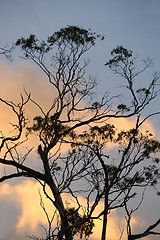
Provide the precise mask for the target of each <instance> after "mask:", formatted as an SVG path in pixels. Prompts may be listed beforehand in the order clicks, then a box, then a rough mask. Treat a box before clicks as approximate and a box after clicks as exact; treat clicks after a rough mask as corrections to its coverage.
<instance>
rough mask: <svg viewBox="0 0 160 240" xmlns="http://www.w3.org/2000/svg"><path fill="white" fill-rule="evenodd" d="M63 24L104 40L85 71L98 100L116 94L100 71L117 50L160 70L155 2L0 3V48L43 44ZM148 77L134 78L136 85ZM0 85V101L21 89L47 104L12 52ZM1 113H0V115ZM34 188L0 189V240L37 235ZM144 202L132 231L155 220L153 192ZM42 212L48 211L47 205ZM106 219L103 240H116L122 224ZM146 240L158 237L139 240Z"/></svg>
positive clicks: (159, 6)
mask: <svg viewBox="0 0 160 240" xmlns="http://www.w3.org/2000/svg"><path fill="white" fill-rule="evenodd" d="M67 25H77V26H80V27H83V28H86V29H91V30H93V31H95V32H96V33H98V34H102V35H105V40H104V41H103V42H98V43H97V45H96V47H95V48H94V49H93V50H92V51H91V54H90V55H89V57H90V60H91V61H90V66H89V68H88V70H87V71H88V72H89V73H90V74H91V75H92V76H96V77H97V79H98V81H99V82H100V85H99V88H98V89H97V91H98V93H99V94H100V95H101V94H102V92H104V91H107V90H109V91H110V93H111V94H112V91H115V92H116V91H118V86H119V85H117V82H116V77H115V76H113V75H112V74H111V73H110V72H109V70H108V69H107V68H106V67H105V66H104V64H105V62H106V61H107V60H108V59H109V57H110V56H109V53H110V52H111V50H112V49H113V48H115V47H116V46H117V45H123V46H124V47H126V48H128V49H130V50H133V52H134V53H135V55H136V56H137V57H138V59H140V60H142V59H145V58H147V57H150V58H153V62H154V67H153V68H154V70H160V0H0V46H1V47H3V46H5V45H6V44H8V46H10V45H11V44H12V43H15V42H16V40H17V39H18V38H20V37H28V36H29V35H30V34H35V35H36V36H37V37H38V38H40V39H44V40H45V39H46V38H47V36H49V35H51V34H52V33H53V32H54V31H57V30H59V29H60V28H63V27H66V26H67ZM149 76H150V75H146V76H145V78H143V79H140V81H141V84H142V85H143V82H144V83H145V81H148V80H149ZM0 84H1V88H0V97H6V98H11V99H17V96H19V93H20V92H21V91H22V90H23V87H24V85H25V87H26V89H27V90H28V91H29V92H32V93H33V95H34V97H35V98H36V99H37V101H39V102H40V103H41V104H42V105H44V106H47V104H48V102H47V98H46V96H47V95H49V94H50V88H49V86H48V85H45V83H44V76H43V75H41V73H40V71H38V70H37V69H36V68H35V67H34V66H32V65H31V64H30V63H27V62H25V61H22V59H21V58H19V52H18V51H16V52H15V55H14V61H13V62H12V63H10V62H9V61H7V60H6V59H4V58H2V57H1V58H0ZM118 84H119V83H118ZM44 89H45V90H44ZM159 102H160V98H159ZM159 102H158V101H157V102H156V103H154V104H152V106H151V108H152V109H151V108H150V109H149V108H148V110H147V111H149V110H152V111H156V110H158V111H160V106H159ZM3 111H5V110H3V109H1V116H2V114H3V113H2V112H3ZM6 113H7V112H6ZM31 114H33V112H31ZM7 117H8V115H5V114H4V116H3V117H1V118H0V126H1V127H4V128H6V126H5V124H6V119H7ZM159 123H160V117H159V116H156V117H155V118H154V119H152V121H150V122H148V123H147V125H146V126H145V127H146V128H148V129H149V130H151V131H153V132H154V133H156V135H157V137H158V138H159V137H160V134H159ZM127 124H128V125H127ZM119 125H121V126H124V125H125V126H129V125H130V123H129V122H127V121H126V122H125V121H122V122H119ZM0 169H1V172H2V170H3V169H2V168H0ZM38 188H39V186H38V184H37V183H35V182H33V181H31V180H27V179H21V180H20V181H18V182H16V181H14V182H12V181H7V182H6V183H4V184H1V185H0V189H1V190H0V212H1V214H0V240H9V239H12V240H24V239H27V235H32V234H33V235H34V234H36V233H37V232H38V231H40V230H39V229H41V228H40V227H39V226H40V225H43V224H44V222H45V221H44V215H43V212H42V210H41V209H40V207H39V193H38ZM146 198H147V201H145V202H144V209H143V211H142V212H141V213H140V215H137V216H136V218H135V219H134V223H133V225H134V226H135V229H137V230H138V229H140V228H141V227H142V228H141V229H143V227H144V228H145V226H146V225H147V223H149V224H152V223H153V222H154V221H155V219H158V218H159V217H160V206H159V201H160V200H159V199H157V198H156V199H155V193H154V192H153V191H151V192H149V193H147V197H146ZM82 201H83V199H82ZM46 204H47V203H46ZM99 207H100V206H99ZM48 209H52V206H50V204H48ZM51 211H52V210H51ZM110 219H111V220H110V225H109V230H110V231H109V238H108V240H117V236H119V234H120V228H121V229H123V227H124V219H121V217H120V213H117V212H113V213H112V215H111V216H110ZM159 229H160V226H159ZM99 236H100V233H99V228H98V227H97V228H96V230H95V233H94V234H93V237H92V240H99ZM148 239H149V240H151V239H156V240H158V239H159V238H158V237H157V238H156V237H155V238H153V237H150V238H145V239H144V240H148ZM123 240H124V239H123Z"/></svg>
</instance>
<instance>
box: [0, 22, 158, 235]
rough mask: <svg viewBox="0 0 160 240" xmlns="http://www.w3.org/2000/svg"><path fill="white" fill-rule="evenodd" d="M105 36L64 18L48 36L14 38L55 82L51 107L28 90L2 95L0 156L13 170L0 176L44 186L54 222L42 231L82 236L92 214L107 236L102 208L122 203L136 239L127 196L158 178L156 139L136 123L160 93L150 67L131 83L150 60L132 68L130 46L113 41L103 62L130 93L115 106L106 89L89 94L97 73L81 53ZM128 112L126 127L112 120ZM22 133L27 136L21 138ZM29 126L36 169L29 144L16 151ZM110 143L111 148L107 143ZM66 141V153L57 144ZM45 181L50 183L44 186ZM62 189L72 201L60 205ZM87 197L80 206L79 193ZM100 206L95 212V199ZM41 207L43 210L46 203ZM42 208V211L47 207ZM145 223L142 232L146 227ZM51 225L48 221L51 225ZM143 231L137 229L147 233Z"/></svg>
mask: <svg viewBox="0 0 160 240" xmlns="http://www.w3.org/2000/svg"><path fill="white" fill-rule="evenodd" d="M98 39H100V40H103V39H104V38H103V37H102V36H100V35H97V34H96V33H92V32H91V30H86V29H83V28H79V27H77V26H68V27H66V28H63V29H61V30H60V31H57V32H55V33H54V34H53V35H51V36H50V37H48V39H47V40H46V41H39V40H38V39H37V38H36V36H35V35H30V36H29V38H26V39H25V38H20V39H18V40H17V42H16V46H17V47H21V49H22V53H23V57H24V58H25V59H28V60H30V61H32V62H33V63H35V64H36V66H38V67H39V68H40V69H41V70H42V72H43V73H44V74H45V76H46V78H47V80H48V81H49V83H50V84H51V87H52V88H53V92H54V94H53V96H51V102H50V103H51V107H50V108H49V109H48V110H47V112H46V111H44V110H43V108H42V106H40V105H39V103H38V102H36V101H34V99H32V97H31V95H30V94H28V93H27V92H25V94H26V96H25V97H24V96H22V95H21V102H20V103H18V104H15V103H13V102H10V101H7V100H4V99H0V101H1V102H2V103H4V104H5V105H7V107H9V108H10V109H11V111H12V112H13V113H14V114H15V116H16V118H17V124H14V125H13V131H12V135H11V136H9V137H8V136H5V135H4V134H2V133H1V144H0V149H1V152H2V154H3V155H1V158H0V163H1V164H3V165H4V166H6V167H7V166H12V167H13V169H14V172H13V173H10V174H6V175H4V176H2V177H1V178H0V182H3V181H5V180H8V179H12V178H16V177H28V178H34V179H35V180H37V181H38V182H39V183H40V184H41V185H42V186H43V191H44V193H45V195H46V197H47V198H48V199H49V200H50V201H51V202H52V204H53V206H54V207H55V210H56V214H55V217H57V226H51V225H52V224H51V223H52V222H51V221H50V220H49V219H48V223H49V231H48V232H47V233H46V239H58V240H62V239H66V240H71V239H73V238H74V236H79V238H82V237H84V238H85V239H87V238H88V237H89V236H90V235H91V234H92V232H93V231H94V220H95V219H101V218H102V221H103V226H102V236H101V239H102V240H104V239H106V236H107V234H106V231H107V223H108V214H109V213H110V212H111V211H112V210H113V209H118V208H123V209H124V210H125V211H126V215H127V217H128V218H127V230H128V239H137V238H136V236H137V235H133V234H132V232H131V222H130V218H131V215H132V213H133V212H130V211H129V210H128V202H129V201H130V200H131V199H133V198H136V196H137V194H138V193H137V190H136V189H137V188H139V189H143V190H144V189H146V188H147V187H149V186H150V187H156V185H157V183H158V181H159V159H158V157H157V155H156V154H157V153H158V152H159V150H160V143H159V141H158V140H156V138H155V137H154V136H153V135H152V134H151V133H149V132H148V131H146V133H142V132H141V131H140V128H141V126H142V125H143V124H144V123H145V121H147V120H148V118H149V117H151V116H153V115H156V114H159V112H155V113H149V114H148V115H144V110H145V108H146V106H148V104H149V103H150V102H151V101H152V100H154V99H155V98H156V97H157V96H158V94H159V89H158V87H159V82H158V81H159V73H158V72H156V73H154V74H153V76H152V79H151V81H150V83H149V84H148V85H147V84H145V86H143V88H137V87H136V84H135V82H136V79H137V77H140V76H141V74H143V72H144V71H146V70H147V69H148V67H150V65H151V60H149V59H147V60H146V61H144V62H143V63H144V67H143V68H142V69H141V70H139V71H136V67H135V61H136V58H134V56H133V54H132V51H129V50H127V49H125V48H124V47H122V46H118V47H117V48H115V49H114V50H113V51H112V52H111V56H112V58H111V59H110V60H109V61H108V62H107V63H106V64H105V65H106V66H108V67H109V68H110V69H111V70H112V71H113V72H114V73H116V74H118V75H119V76H121V77H122V78H123V81H125V87H126V96H129V97H128V100H127V101H126V102H121V103H120V104H119V105H118V106H117V105H116V104H115V103H114V100H116V99H117V97H118V95H117V96H115V97H110V96H109V93H107V92H106V93H105V94H104V96H102V98H101V99H99V100H98V101H97V100H95V98H94V91H95V88H96V86H97V82H96V81H95V79H92V78H91V77H90V76H89V77H88V76H87V74H86V67H87V64H88V63H87V61H85V60H84V57H85V54H86V53H88V52H89V50H90V49H91V48H92V47H93V46H95V43H96V40H98ZM28 102H31V103H32V104H34V105H35V106H36V107H37V108H38V109H39V111H40V115H39V116H35V117H34V118H33V122H32V123H31V122H29V121H28V118H27V117H26V115H25V106H26V104H28ZM122 118H132V119H134V122H135V126H134V127H133V128H132V129H128V130H122V131H119V130H117V129H116V126H114V125H113V124H111V122H112V119H122ZM24 134H25V136H26V139H25V140H24ZM32 134H34V135H35V136H36V137H37V139H38V141H39V144H38V146H36V151H37V154H38V157H39V161H40V162H41V164H42V169H41V170H39V168H38V166H39V162H37V170H36V169H35V168H32V166H28V165H27V159H28V158H29V157H30V154H31V152H32V150H33V149H32V148H31V149H30V150H29V151H27V152H26V153H25V154H24V156H23V157H20V153H19V147H21V145H24V144H25V142H26V141H27V140H28V138H30V136H31V135H32ZM108 144H112V145H113V147H114V152H112V151H110V150H109V149H108V148H107V146H108ZM64 146H67V150H66V151H65V153H64V152H63V151H62V149H63V148H64ZM48 189H49V190H48ZM64 193H67V194H68V195H69V196H70V198H72V199H73V200H74V202H75V204H76V207H72V206H71V207H69V205H68V206H66V205H65V200H64V197H63V194H64ZM80 195H81V196H83V197H84V199H85V200H86V205H85V206H82V204H81V202H80V200H79V196H80ZM100 203H103V208H102V209H101V210H100V211H99V212H98V213H97V212H96V211H97V207H98V205H99V204H100ZM42 208H43V209H44V210H45V207H44V205H43V204H42ZM46 215H47V213H46ZM158 224H159V221H158V222H156V223H155V225H153V226H150V228H148V229H147V230H146V231H145V233H147V234H146V235H149V234H151V233H152V231H151V230H152V227H155V226H157V225H158ZM52 228H53V229H52ZM146 235H145V234H141V235H138V236H142V237H143V236H146Z"/></svg>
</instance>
